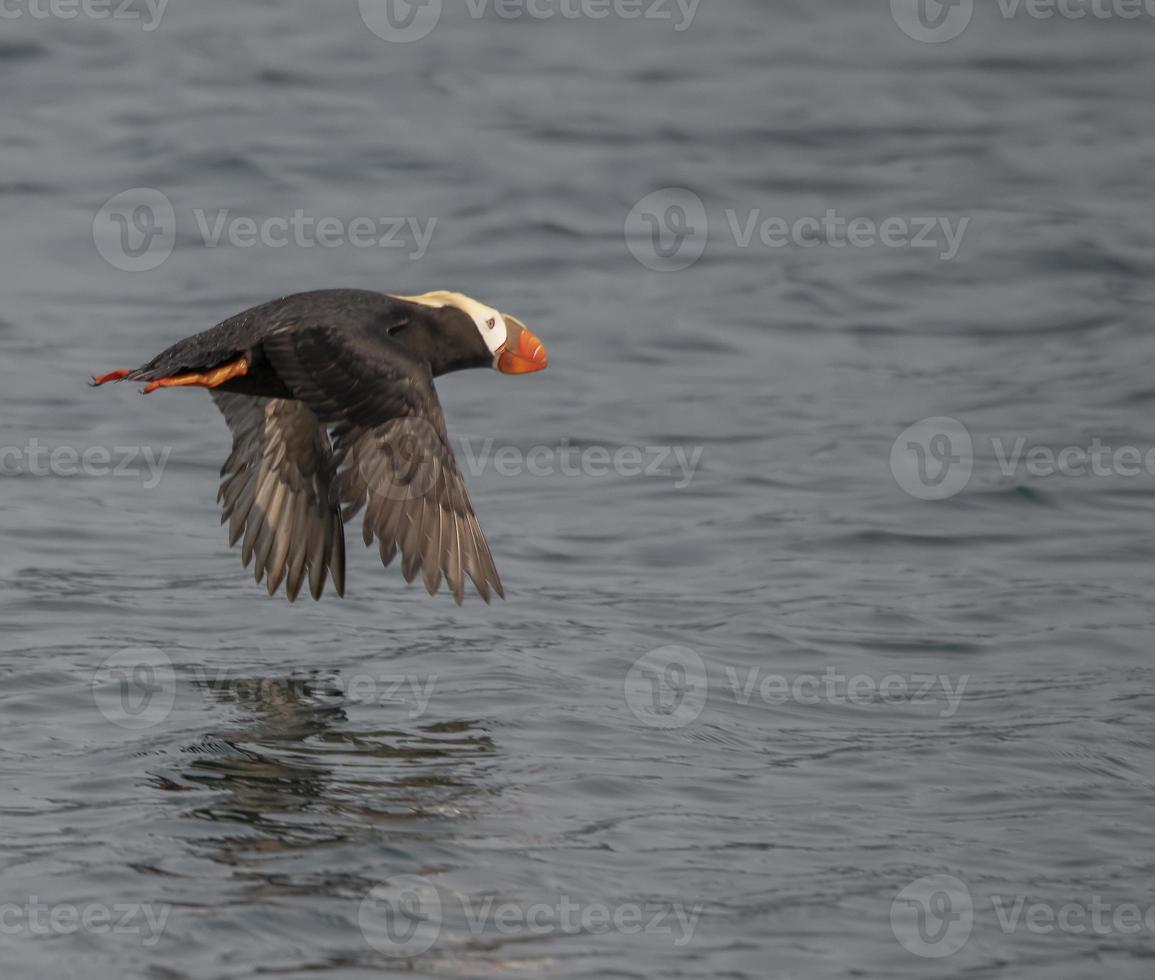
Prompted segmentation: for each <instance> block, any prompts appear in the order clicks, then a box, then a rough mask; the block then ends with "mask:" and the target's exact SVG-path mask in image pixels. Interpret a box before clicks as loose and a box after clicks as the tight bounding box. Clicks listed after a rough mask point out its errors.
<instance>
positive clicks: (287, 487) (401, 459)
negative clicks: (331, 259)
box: [92, 289, 548, 605]
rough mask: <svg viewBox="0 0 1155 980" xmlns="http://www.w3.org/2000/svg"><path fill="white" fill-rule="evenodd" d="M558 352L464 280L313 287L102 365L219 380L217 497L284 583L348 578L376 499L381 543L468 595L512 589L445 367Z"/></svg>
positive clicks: (152, 384) (313, 587) (319, 584)
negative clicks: (469, 467) (460, 457)
mask: <svg viewBox="0 0 1155 980" xmlns="http://www.w3.org/2000/svg"><path fill="white" fill-rule="evenodd" d="M547 364H548V358H547V356H546V352H545V348H544V347H543V346H542V343H541V341H540V340H538V339H537V337H535V336H534V335H533V334H532V333H531V332H530V331H529V329H528V328H527V327H526V326H525V324H523V323H522V322H521V321H520V320H517V319H515V318H514V317H511V316H506V315H504V314H502V313H499V312H498V311H497V310H495V309H491V308H490V307H488V306H485V305H483V304H482V303H479V302H477V301H476V300H472V299H470V298H469V297H467V296H462V295H461V294H460V293H451V292H434V293H426V294H425V295H423V296H393V295H386V294H384V293H376V292H369V291H365V290H353V289H329V290H320V291H317V292H310V293H300V294H297V295H295V296H288V297H285V298H283V299H278V300H274V301H273V302H271V303H266V304H264V305H263V306H257V307H254V308H253V309H251V310H247V311H246V312H244V313H241V314H238V315H237V316H234V317H232V318H231V319H228V320H225V321H224V322H223V323H221V324H219V325H217V326H216V327H213V328H212V329H211V330H207V331H205V332H204V333H200V334H197V335H196V336H194V337H190V338H188V339H187V340H182V341H181V342H179V343H178V344H175V345H174V346H172V347H170V348H169V349H168V350H166V351H165V352H164V353H163V354H160V355H159V356H158V357H156V358H154V359H153V360H151V361H149V362H148V363H147V364H145V365H144V366H143V367H140V368H137V369H135V370H132V371H114V372H112V373H111V374H106V375H103V376H102V377H97V378H93V379H92V384H93V385H94V386H99V385H103V384H107V383H109V382H112V381H140V382H146V383H147V387H146V388H145V389H144V393H145V394H148V393H149V392H153V391H156V390H158V389H161V388H177V387H198V388H207V389H209V391H210V393H211V395H212V397H213V400H214V401H215V402H216V404H217V407H218V408H219V409H220V411H221V413H222V414H223V415H224V417H225V420H226V422H227V423H228V426H229V428H230V429H231V431H232V435H233V448H232V454H231V455H230V456H229V458H228V461H227V462H226V463H225V465H224V467H223V468H222V469H221V478H222V482H221V487H220V493H219V495H218V500H219V502H220V504H221V505H222V508H223V511H224V514H223V517H222V518H221V523H222V524H224V523H228V525H229V544H230V546H235V545H236V544H237V542H238V541H241V540H242V538H243V543H242V548H241V553H242V559H243V561H244V564H245V567H246V568H247V567H248V566H249V564H250V562H253V561H254V560H255V562H256V564H255V572H256V578H257V581H258V582H260V581H261V580H262V578H264V579H266V580H267V582H266V584H267V587H268V590H269V595H270V596H271V595H274V594H275V593H276V592H277V590H278V589H279V588H280V586H281V584H282V582H283V583H284V584H285V593H286V595H287V597H288V599H289V601H290V602H295V601H296V599H297V596H298V595H299V594H300V591H301V587H302V585H303V584H304V582H305V580H306V579H308V582H309V589H310V592H311V593H312V596H313V598H314V599H320V598H321V594H322V592H323V591H324V588H325V581H326V577H328V576H331V577H332V580H333V587H334V588H335V589H336V591H337V594H338V595H340V596H344V594H345V531H344V525H345V521H348V520H351V519H352V518H353V517H355V516H356V515H357V514H358V513H359V512H360V511H362V510H364V512H365V517H364V527H363V533H364V539H365V544H366V546H372V544H373V542H374V540H376V541H377V542H378V546H379V548H380V551H381V559H382V561H384V563H385V564H386V565H388V564H389V563H390V562H392V561H393V559H394V558H395V557H396V556H397V555H398V553H400V555H401V571H402V574H403V575H404V576H405V579H406V581H407V582H412V581H414V579H416V577H417V575H418V574H420V575H421V576H422V579H423V581H424V584H425V587H426V589H427V590H428V592H429V594H430V595H435V594H436V593H437V591H438V588H439V587H440V584H441V581H442V578H443V577H444V580H445V582H446V583H447V585H448V587H449V589H450V590H452V592H453V597H454V599H455V600H456V601H457V603H458V605H460V604H461V603H462V601H463V600H464V597H465V576H467V575H468V576H469V578H470V579H471V580H472V581H473V584H474V587H475V588H476V589H477V591H478V594H479V595H480V596H481V597H482V598H483V599H484V600H485V601H486V602H489V601H490V595H491V592H493V593H496V594H497V595H498V596H500V597H502V598H504V597H505V592H504V590H503V588H502V585H501V579H500V578H499V577H498V574H497V569H496V568H495V567H494V564H493V557H492V555H491V554H490V552H489V546H488V545H487V544H486V541H485V536H484V535H483V534H482V532H481V528H480V526H479V525H478V523H477V518H476V516H475V515H474V512H473V506H472V504H471V503H470V500H469V493H468V491H467V489H466V486H465V480H464V478H463V477H462V474H461V471H460V470H459V469H458V467H457V463H456V461H455V459H454V456H453V452H452V450H451V449H450V448H449V443H448V435H447V433H446V429H445V418H444V415H443V414H442V411H441V405H440V403H439V402H438V399H437V391H436V389H435V388H434V385H433V379H434V378H437V377H440V376H441V375H443V374H449V373H450V372H451V371H461V370H464V369H466V368H480V367H492V368H496V369H497V370H498V371H501V372H502V373H504V374H530V373H532V372H534V371H541V370H543V369H544V368H545V367H546V366H547Z"/></svg>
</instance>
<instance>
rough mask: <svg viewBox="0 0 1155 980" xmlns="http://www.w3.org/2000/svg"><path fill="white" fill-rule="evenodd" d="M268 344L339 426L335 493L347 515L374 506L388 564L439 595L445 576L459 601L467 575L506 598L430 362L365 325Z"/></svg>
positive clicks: (280, 368)
mask: <svg viewBox="0 0 1155 980" xmlns="http://www.w3.org/2000/svg"><path fill="white" fill-rule="evenodd" d="M265 351H266V353H267V355H268V357H269V360H270V361H271V362H272V364H273V366H274V367H275V369H276V371H277V374H278V375H279V376H280V378H281V380H282V381H283V382H284V383H285V384H286V385H288V387H289V389H290V390H291V391H292V392H293V394H294V395H295V396H296V397H297V398H299V399H301V401H303V402H304V403H305V404H306V405H308V406H309V407H310V408H311V409H312V410H313V411H314V412H315V413H316V414H317V416H318V418H320V419H321V421H322V422H324V423H326V424H329V425H332V426H333V434H334V439H335V441H336V447H337V452H336V461H337V466H338V469H339V472H338V475H337V478H336V481H335V493H336V497H337V499H338V500H340V501H341V503H342V504H343V505H344V507H345V518H346V520H349V519H351V518H352V517H354V516H355V515H356V514H357V513H359V512H360V511H361V510H362V509H364V511H365V520H364V538H365V543H366V544H367V545H371V544H372V543H373V540H374V538H376V539H377V541H378V542H379V544H380V551H381V560H382V561H383V562H384V563H385V564H386V565H388V564H389V563H390V562H392V561H393V559H394V558H395V557H396V556H397V554H398V552H400V554H401V556H402V564H401V571H402V574H403V575H404V576H405V579H406V581H408V582H412V581H413V580H414V579H415V578H416V577H417V575H418V574H421V576H422V579H423V581H424V583H425V588H426V589H427V590H428V591H429V594H430V595H435V594H436V593H437V590H438V588H439V587H440V585H441V580H442V577H444V578H445V581H446V582H447V584H448V585H449V588H450V589H451V590H452V592H453V597H454V599H456V600H457V602H458V604H459V605H460V604H461V602H462V601H463V600H464V597H465V576H466V575H468V576H469V578H470V579H472V581H473V584H474V585H475V586H476V587H477V591H478V593H479V594H480V595H481V597H482V598H483V599H484V600H485V601H486V602H489V601H490V593H491V591H492V592H496V593H497V595H499V596H501V597H502V598H504V597H505V592H504V590H503V589H502V585H501V579H500V578H499V577H498V574H497V569H496V568H495V567H494V565H493V556H492V555H491V554H490V551H489V545H488V544H487V543H486V541H485V535H484V534H482V532H481V527H480V526H479V525H478V523H477V517H476V515H475V514H474V512H473V505H472V504H471V503H470V501H469V492H468V490H467V489H466V486H465V479H464V477H463V476H462V475H461V471H460V470H459V469H458V467H457V461H456V460H455V459H454V456H453V452H452V450H450V448H449V445H448V439H447V436H446V432H445V418H444V416H443V415H442V412H441V404H440V402H439V401H438V399H437V392H436V390H435V389H434V387H433V378H432V376H431V375H430V371H429V366H428V365H427V364H425V363H424V362H423V361H421V360H420V359H418V358H416V357H414V356H413V355H412V354H410V353H409V352H408V351H406V350H405V349H404V348H403V347H402V346H401V345H400V344H397V343H395V342H394V341H392V340H390V339H389V338H388V337H387V336H385V335H384V333H383V331H380V330H377V331H373V330H371V329H369V328H368V327H366V326H363V325H361V324H358V323H346V324H343V325H342V326H341V327H340V328H336V327H322V326H317V327H308V328H305V329H295V330H284V331H277V332H274V333H273V334H272V335H270V336H269V337H267V338H266V339H265Z"/></svg>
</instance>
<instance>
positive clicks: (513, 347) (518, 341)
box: [497, 316, 549, 374]
mask: <svg viewBox="0 0 1155 980" xmlns="http://www.w3.org/2000/svg"><path fill="white" fill-rule="evenodd" d="M505 325H506V330H507V332H508V335H509V339H508V340H507V341H506V345H505V350H503V351H502V352H501V355H500V356H499V357H498V359H497V369H498V370H499V371H500V372H501V373H502V374H533V373H534V372H535V371H544V370H545V369H546V368H547V367H549V355H548V354H547V353H546V352H545V345H544V344H542V342H541V341H540V340H538V339H537V337H535V336H534V334H533V332H532V331H531V330H530V329H529V327H527V326H526V325H525V324H524V323H522V322H521V321H520V320H515V319H514V318H513V317H511V316H507V317H506V318H505Z"/></svg>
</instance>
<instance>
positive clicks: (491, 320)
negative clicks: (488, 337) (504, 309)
mask: <svg viewBox="0 0 1155 980" xmlns="http://www.w3.org/2000/svg"><path fill="white" fill-rule="evenodd" d="M485 325H486V326H487V327H489V329H490V330H492V329H493V328H494V327H496V326H497V317H495V316H491V317H490V318H489V319H488V320H486V321H485Z"/></svg>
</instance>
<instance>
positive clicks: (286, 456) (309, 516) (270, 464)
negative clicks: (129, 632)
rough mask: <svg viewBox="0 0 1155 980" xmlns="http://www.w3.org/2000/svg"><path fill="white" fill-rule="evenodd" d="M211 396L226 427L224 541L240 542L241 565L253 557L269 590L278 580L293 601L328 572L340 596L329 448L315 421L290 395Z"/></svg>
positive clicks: (338, 531) (341, 544) (317, 592)
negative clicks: (226, 537) (226, 538)
mask: <svg viewBox="0 0 1155 980" xmlns="http://www.w3.org/2000/svg"><path fill="white" fill-rule="evenodd" d="M212 394H213V400H214V401H215V402H216V404H217V407H218V408H219V409H220V410H221V413H222V414H223V415H224V417H225V420H226V421H227V422H228V424H229V428H230V429H231V430H232V433H233V450H232V452H231V453H230V454H229V458H228V461H227V462H226V463H225V465H224V467H223V468H222V469H221V478H222V479H221V488H220V494H219V495H218V499H219V500H220V503H221V509H222V517H221V523H222V524H226V523H227V524H228V525H229V544H230V546H235V545H236V544H237V542H238V541H241V542H242V544H241V559H242V561H243V562H244V564H245V567H246V568H247V567H248V566H249V565H250V564H254V563H255V564H254V568H253V573H254V575H255V577H256V580H257V581H258V582H260V581H262V580H267V581H266V585H267V587H268V590H269V594H270V595H274V594H276V592H277V591H278V590H279V589H280V587H281V586H282V585H284V586H285V594H286V596H287V597H288V599H289V601H290V602H295V601H296V600H297V597H298V596H299V594H300V591H301V589H302V588H303V586H304V583H305V581H306V579H307V580H308V582H309V591H310V593H311V594H312V596H313V598H314V599H320V598H321V595H322V594H323V593H324V589H325V582H326V580H327V579H328V578H331V579H332V581H333V585H334V588H335V589H336V591H337V593H338V594H339V595H344V591H345V533H344V523H343V521H342V519H341V512H340V507H339V506H338V505H337V503H336V502H335V501H333V499H332V484H333V479H334V474H335V468H334V453H333V447H332V444H331V442H330V439H329V436H328V433H327V432H326V431H325V428H324V427H323V426H322V424H321V422H320V420H318V418H317V416H316V415H315V414H314V413H313V412H312V411H311V410H310V409H309V408H308V406H306V405H303V404H301V403H300V402H297V401H288V400H284V399H275V398H250V397H247V396H244V395H236V394H228V393H222V392H218V391H214V392H213V393H212ZM242 539H243V540H242Z"/></svg>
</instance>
